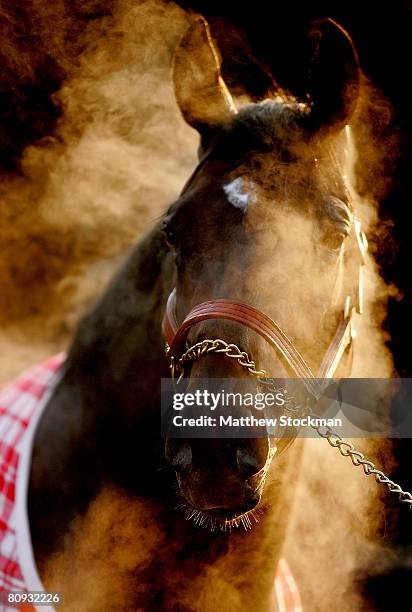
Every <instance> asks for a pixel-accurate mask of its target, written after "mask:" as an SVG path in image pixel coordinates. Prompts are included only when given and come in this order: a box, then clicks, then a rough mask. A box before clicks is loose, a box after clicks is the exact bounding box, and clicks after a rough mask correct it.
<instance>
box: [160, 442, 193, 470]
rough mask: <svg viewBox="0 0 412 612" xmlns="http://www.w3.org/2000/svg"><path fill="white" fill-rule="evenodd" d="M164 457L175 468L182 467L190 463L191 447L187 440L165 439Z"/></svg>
mask: <svg viewBox="0 0 412 612" xmlns="http://www.w3.org/2000/svg"><path fill="white" fill-rule="evenodd" d="M165 457H166V460H167V461H168V462H169V463H170V465H171V466H172V467H173V468H174V469H175V470H179V469H184V468H186V467H188V466H189V465H190V464H191V463H192V448H191V446H190V444H189V442H188V441H187V440H167V441H166V448H165Z"/></svg>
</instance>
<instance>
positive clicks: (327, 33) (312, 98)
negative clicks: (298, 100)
mask: <svg viewBox="0 0 412 612" xmlns="http://www.w3.org/2000/svg"><path fill="white" fill-rule="evenodd" d="M309 41H310V45H311V59H310V65H309V70H308V86H307V90H308V98H309V102H310V106H311V112H310V115H309V117H308V121H309V124H310V125H311V127H312V129H314V130H320V129H323V128H324V129H329V130H331V129H332V130H338V129H341V128H342V127H343V126H344V125H345V124H347V123H349V121H350V118H351V116H352V114H353V112H354V110H355V107H356V102H357V99H358V96H359V81H360V70H359V60H358V55H357V53H356V50H355V47H354V45H353V43H352V40H351V38H350V36H349V34H348V33H347V32H346V31H345V30H344V29H343V28H342V27H341V26H340V25H339V24H337V23H336V22H335V21H333V20H332V19H329V18H328V19H322V20H319V21H315V22H313V23H312V25H311V29H310V34H309Z"/></svg>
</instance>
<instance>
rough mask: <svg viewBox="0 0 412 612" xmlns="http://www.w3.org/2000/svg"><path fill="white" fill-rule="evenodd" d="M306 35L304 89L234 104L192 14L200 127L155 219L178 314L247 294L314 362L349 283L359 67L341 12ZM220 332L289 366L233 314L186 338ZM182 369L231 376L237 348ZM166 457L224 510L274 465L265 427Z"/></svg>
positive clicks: (191, 374) (267, 365)
mask: <svg viewBox="0 0 412 612" xmlns="http://www.w3.org/2000/svg"><path fill="white" fill-rule="evenodd" d="M311 41H312V45H313V53H312V59H311V64H310V69H309V79H308V97H307V99H306V100H304V101H299V100H297V99H295V98H294V97H292V96H290V95H286V94H282V93H281V94H276V95H274V96H273V97H271V98H268V99H265V100H263V101H261V102H258V103H252V104H246V105H243V106H242V107H240V108H237V107H236V103H235V101H234V99H233V98H232V96H231V94H230V92H229V89H228V87H227V86H226V84H225V82H224V80H223V78H222V75H221V71H220V61H219V56H218V53H217V50H216V48H215V47H214V44H213V41H212V39H211V35H210V31H209V28H208V25H207V23H206V22H205V21H204V20H203V19H200V20H196V21H195V22H194V23H193V24H192V26H191V27H190V28H189V30H188V32H187V33H186V34H185V36H184V37H183V40H182V41H181V44H180V46H179V48H178V50H177V53H176V56H175V61H174V85H175V92H176V99H177V102H178V105H179V107H180V110H181V112H182V114H183V117H184V118H185V120H186V121H187V122H188V123H189V124H190V125H191V126H192V127H194V128H195V129H196V130H197V131H198V132H199V134H200V146H199V163H198V166H197V167H196V169H195V171H194V173H193V174H192V176H191V178H190V179H189V181H188V182H187V183H186V185H185V187H184V189H183V191H182V193H181V195H180V197H179V198H178V200H177V201H176V202H175V203H174V204H173V205H172V206H171V207H170V208H169V210H168V211H167V214H166V215H165V217H164V221H163V225H162V231H163V234H164V239H165V241H166V243H167V245H168V247H169V249H170V255H169V257H170V258H172V259H173V262H174V264H173V267H174V275H175V283H174V284H175V292H174V295H173V300H174V301H173V309H174V313H175V317H176V320H177V321H179V322H182V321H183V320H184V319H185V317H186V316H187V315H188V313H189V312H191V311H192V309H193V308H194V307H196V305H198V304H202V303H204V302H208V301H215V300H228V299H230V300H233V301H236V302H237V303H242V304H246V305H249V306H251V307H253V308H254V309H256V310H257V311H259V312H263V313H265V315H268V316H269V317H270V318H271V319H272V320H274V321H276V323H277V324H279V327H280V328H281V329H282V330H283V331H284V332H285V333H286V334H287V336H288V337H289V338H291V339H292V342H293V344H294V345H295V346H297V347H298V349H299V352H300V353H301V354H303V355H304V356H305V359H306V362H307V363H308V364H309V366H310V368H311V369H312V371H313V372H316V371H318V369H319V365H320V361H321V356H323V354H324V353H325V351H326V350H327V347H328V345H329V343H330V342H331V338H332V337H333V334H334V332H335V330H336V326H337V324H338V321H339V317H340V316H341V313H342V309H343V303H344V299H345V296H346V288H345V278H344V274H343V272H342V271H343V267H344V244H345V242H346V241H347V240H348V236H349V235H350V233H351V227H352V224H353V207H352V203H351V199H350V192H349V189H348V184H347V178H346V176H345V173H346V172H347V159H346V155H347V139H348V133H347V132H348V130H347V128H346V126H347V125H348V124H349V122H350V119H351V116H352V113H353V112H354V109H355V105H356V100H357V97H358V87H359V75H358V62H357V57H356V53H355V51H354V49H353V46H352V43H351V41H350V39H349V37H348V36H347V34H346V32H344V31H343V30H342V29H341V28H340V27H339V26H337V24H335V23H334V22H332V21H331V20H324V21H321V22H317V23H315V24H313V26H312V30H311ZM325 83H327V86H325ZM216 338H219V339H221V340H223V341H224V342H226V343H234V344H236V345H237V346H239V347H241V349H242V350H243V351H245V352H246V353H247V354H248V355H251V356H253V360H254V362H255V363H256V364H257V366H256V367H258V368H260V369H263V370H265V371H266V372H268V373H270V376H272V377H275V378H285V377H288V376H290V371H289V369H288V367H287V366H288V364H287V363H286V364H285V362H284V360H282V359H281V358H280V357H279V355H276V354H275V353H274V352H273V350H272V348H271V347H270V346H269V345H268V343H267V342H265V341H264V340H263V339H262V337H261V336H260V335H259V334H257V333H255V332H254V331H253V330H252V329H250V328H249V327H247V326H245V325H242V324H241V323H239V322H236V321H233V320H226V319H217V318H207V319H206V320H201V321H200V322H198V323H197V324H194V325H191V326H190V329H189V330H188V333H187V336H186V337H185V340H186V345H187V346H193V345H195V344H196V343H198V342H202V341H204V340H206V339H216ZM185 374H186V375H187V376H188V378H189V389H190V386H191V385H196V381H197V380H198V379H208V378H225V379H231V380H233V390H236V389H239V388H240V387H239V386H241V384H242V383H241V380H242V378H243V377H244V376H245V372H244V369H242V366H241V365H239V362H238V361H237V360H235V359H226V358H225V356H224V355H222V354H219V353H216V352H214V353H213V352H211V353H208V354H205V355H203V356H202V357H201V358H200V359H196V360H195V361H193V362H192V363H191V364H189V367H188V368H187V370H186V371H185ZM273 457H275V460H274V461H272V459H273ZM166 458H167V460H168V461H169V463H170V464H171V465H172V466H173V468H174V470H175V472H176V476H177V481H178V485H179V490H180V494H181V496H182V497H183V498H184V500H185V503H187V505H188V506H189V507H190V508H193V509H194V510H195V511H197V512H200V513H203V514H204V516H206V517H210V516H211V517H214V519H218V520H219V519H223V520H224V521H225V523H227V521H229V522H230V521H233V520H235V521H236V518H237V517H239V516H241V515H243V514H244V513H247V512H248V511H250V510H251V509H253V508H254V507H255V506H256V505H257V504H258V503H259V502H260V499H261V496H262V491H263V485H264V480H265V477H266V474H267V472H268V465H269V463H270V462H272V469H271V472H273V471H276V467H275V464H276V445H275V446H273V445H272V444H271V442H270V441H269V440H268V438H267V437H266V438H264V437H260V438H251V439H247V440H211V439H207V440H194V439H191V440H190V439H179V440H177V439H171V438H169V439H167V441H166ZM263 494H264V493H263Z"/></svg>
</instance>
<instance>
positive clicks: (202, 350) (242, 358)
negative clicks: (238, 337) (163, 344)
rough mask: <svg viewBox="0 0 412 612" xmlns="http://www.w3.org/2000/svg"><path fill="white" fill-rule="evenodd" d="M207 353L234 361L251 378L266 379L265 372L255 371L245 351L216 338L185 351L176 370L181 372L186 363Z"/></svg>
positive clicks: (253, 364) (198, 343)
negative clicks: (217, 354) (223, 356)
mask: <svg viewBox="0 0 412 612" xmlns="http://www.w3.org/2000/svg"><path fill="white" fill-rule="evenodd" d="M209 353H220V354H223V355H225V356H226V357H229V358H230V359H235V360H236V361H237V362H238V364H239V365H240V366H242V367H243V368H245V369H246V370H247V371H248V372H249V374H251V375H252V376H256V377H258V378H262V377H267V372H266V371H265V370H258V369H256V364H255V362H254V361H253V359H250V358H249V355H248V354H247V353H246V352H245V351H241V350H240V348H239V347H238V346H237V345H236V344H232V343H231V344H228V343H227V342H225V341H224V340H220V339H219V338H216V340H209V339H206V340H202V341H201V342H197V343H196V344H194V345H193V346H191V347H190V348H189V349H187V351H186V352H185V353H183V355H182V356H181V357H180V359H179V361H178V362H177V366H178V370H180V371H181V372H182V371H183V370H184V367H185V365H186V364H187V363H189V362H191V361H195V360H196V359H199V358H200V357H202V355H206V354H209Z"/></svg>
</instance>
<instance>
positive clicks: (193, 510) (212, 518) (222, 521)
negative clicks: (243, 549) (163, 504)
mask: <svg viewBox="0 0 412 612" xmlns="http://www.w3.org/2000/svg"><path fill="white" fill-rule="evenodd" d="M178 496H179V504H178V506H177V509H178V510H181V511H183V514H184V517H185V519H186V520H187V521H190V522H192V523H194V524H195V525H196V526H197V527H202V528H203V529H208V530H209V531H223V532H225V531H228V532H229V531H232V530H234V529H239V528H240V529H241V528H243V529H244V530H245V531H248V530H249V529H252V527H253V526H254V525H256V524H257V523H258V522H259V517H260V515H261V513H262V508H261V507H260V499H261V495H260V494H257V497H258V500H257V501H253V502H252V503H253V506H252V507H251V508H249V509H246V508H245V506H244V505H243V506H241V507H240V506H239V507H233V508H221V507H211V508H201V507H198V506H196V505H195V504H194V503H193V502H192V501H190V500H189V499H188V496H187V495H185V494H184V492H183V491H182V490H181V488H180V486H179V491H178ZM251 505H252V504H251Z"/></svg>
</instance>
